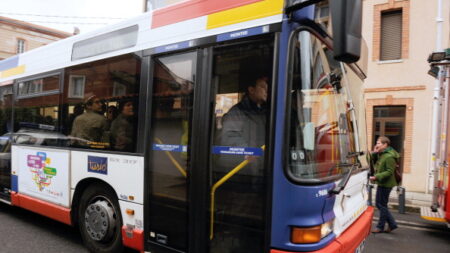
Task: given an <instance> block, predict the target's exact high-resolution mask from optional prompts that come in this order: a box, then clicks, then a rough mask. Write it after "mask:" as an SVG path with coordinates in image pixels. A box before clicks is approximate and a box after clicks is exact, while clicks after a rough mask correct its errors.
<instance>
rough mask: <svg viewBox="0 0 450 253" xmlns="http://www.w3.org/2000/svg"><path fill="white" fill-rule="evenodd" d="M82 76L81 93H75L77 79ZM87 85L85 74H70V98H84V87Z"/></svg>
mask: <svg viewBox="0 0 450 253" xmlns="http://www.w3.org/2000/svg"><path fill="white" fill-rule="evenodd" d="M78 78H80V79H81V80H82V82H81V83H82V88H81V94H74V89H75V84H76V82H75V81H74V80H75V79H78ZM85 85H86V76H84V75H70V76H69V95H68V97H69V98H84V87H85Z"/></svg>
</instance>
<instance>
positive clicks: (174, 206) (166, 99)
mask: <svg viewBox="0 0 450 253" xmlns="http://www.w3.org/2000/svg"><path fill="white" fill-rule="evenodd" d="M197 55H198V54H197V52H195V51H194V52H187V53H179V54H174V55H169V56H161V57H155V58H154V59H153V61H152V62H153V68H152V69H153V84H152V88H151V89H150V90H152V95H151V98H149V99H151V104H152V117H151V133H150V138H151V140H150V142H149V143H151V147H150V156H149V157H148V159H149V161H148V164H149V172H150V173H149V175H148V178H147V179H148V180H147V182H148V183H147V185H148V186H147V187H148V190H149V194H148V196H149V199H148V200H149V201H148V202H147V203H148V205H147V207H148V212H147V214H148V215H147V217H146V223H147V224H148V225H146V226H147V228H148V230H147V233H146V239H147V241H149V242H150V248H151V250H156V251H157V252H164V249H167V252H187V251H188V238H189V235H188V224H189V223H188V219H189V215H188V210H189V190H188V188H189V185H190V183H191V156H190V149H191V147H190V142H191V139H192V138H190V129H191V128H192V127H191V125H192V118H193V117H192V116H193V115H192V113H193V111H192V105H193V98H194V89H196V86H197V84H196V69H197ZM172 250H173V251H172Z"/></svg>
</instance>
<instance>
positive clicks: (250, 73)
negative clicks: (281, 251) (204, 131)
mask: <svg viewBox="0 0 450 253" xmlns="http://www.w3.org/2000/svg"><path fill="white" fill-rule="evenodd" d="M272 66H273V40H256V41H252V42H249V43H240V44H237V45H230V46H222V47H218V48H215V49H214V50H213V69H212V83H213V84H214V86H213V87H214V89H215V107H214V111H213V112H212V113H213V119H214V120H213V129H212V147H211V156H210V189H209V190H210V199H209V201H210V205H209V210H210V213H209V215H210V217H209V226H210V227H209V239H210V243H209V252H214V253H216V252H217V253H221V252H223V253H226V252H264V245H265V242H264V238H265V235H266V231H265V228H266V225H267V223H266V220H267V219H266V213H265V212H266V211H267V210H270V208H268V205H267V201H266V199H267V194H268V193H269V192H270V190H269V189H268V187H267V176H268V174H269V173H268V169H267V167H266V166H265V157H266V152H265V148H266V142H267V139H268V137H267V136H268V135H269V134H268V133H269V131H268V127H267V125H268V124H267V123H268V119H270V115H269V106H268V105H269V97H270V96H269V94H270V90H271V80H272Z"/></svg>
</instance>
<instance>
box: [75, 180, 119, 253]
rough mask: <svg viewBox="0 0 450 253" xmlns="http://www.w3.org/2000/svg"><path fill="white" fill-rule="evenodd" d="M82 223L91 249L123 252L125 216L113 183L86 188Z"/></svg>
mask: <svg viewBox="0 0 450 253" xmlns="http://www.w3.org/2000/svg"><path fill="white" fill-rule="evenodd" d="M78 226H79V229H80V232H81V237H82V239H83V242H84V244H85V245H86V247H87V248H88V249H89V251H90V252H95V253H103V252H105V253H106V252H122V249H123V245H122V235H121V230H122V216H121V214H120V208H119V203H118V201H117V197H116V196H115V194H114V193H113V191H112V190H111V189H110V188H109V187H107V186H102V185H93V186H90V187H88V188H87V189H86V190H85V191H84V192H83V195H82V196H81V200H80V206H79V209H78Z"/></svg>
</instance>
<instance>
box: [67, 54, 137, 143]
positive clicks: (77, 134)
mask: <svg viewBox="0 0 450 253" xmlns="http://www.w3.org/2000/svg"><path fill="white" fill-rule="evenodd" d="M140 68H141V59H140V58H139V57H138V56H136V55H134V54H128V55H124V56H119V57H115V58H110V59H107V60H100V61H97V62H91V63H87V64H83V65H79V66H75V67H71V68H69V69H67V70H66V71H65V87H67V89H64V96H63V97H64V99H63V101H64V105H63V112H64V113H63V120H62V121H63V127H62V132H63V133H64V134H66V135H68V136H70V143H69V144H70V145H72V146H74V147H79V148H89V149H108V150H115V151H122V152H136V150H137V147H136V146H137V145H136V144H137V141H136V140H137V124H138V117H137V116H138V109H139V106H138V94H139V82H140V80H139V76H140Z"/></svg>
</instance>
